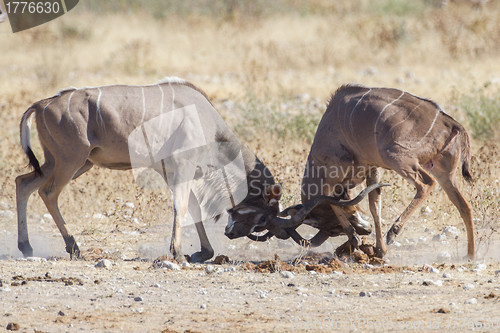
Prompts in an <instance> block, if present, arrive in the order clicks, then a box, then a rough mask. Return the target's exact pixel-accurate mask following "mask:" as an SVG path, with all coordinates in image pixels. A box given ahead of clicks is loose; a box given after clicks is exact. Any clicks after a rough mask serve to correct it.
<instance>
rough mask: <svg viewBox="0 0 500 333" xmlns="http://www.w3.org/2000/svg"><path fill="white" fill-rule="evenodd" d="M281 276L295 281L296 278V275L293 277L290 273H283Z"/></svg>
mask: <svg viewBox="0 0 500 333" xmlns="http://www.w3.org/2000/svg"><path fill="white" fill-rule="evenodd" d="M280 275H281V276H282V277H284V278H285V279H293V278H294V277H295V275H293V273H292V272H290V271H281V272H280Z"/></svg>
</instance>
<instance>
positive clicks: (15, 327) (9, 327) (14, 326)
mask: <svg viewBox="0 0 500 333" xmlns="http://www.w3.org/2000/svg"><path fill="white" fill-rule="evenodd" d="M7 331H19V324H18V323H8V324H7Z"/></svg>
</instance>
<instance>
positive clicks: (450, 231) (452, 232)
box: [443, 226, 460, 236]
mask: <svg viewBox="0 0 500 333" xmlns="http://www.w3.org/2000/svg"><path fill="white" fill-rule="evenodd" d="M443 233H444V234H445V235H446V236H457V235H460V230H458V228H457V227H454V226H447V227H445V228H444V229H443Z"/></svg>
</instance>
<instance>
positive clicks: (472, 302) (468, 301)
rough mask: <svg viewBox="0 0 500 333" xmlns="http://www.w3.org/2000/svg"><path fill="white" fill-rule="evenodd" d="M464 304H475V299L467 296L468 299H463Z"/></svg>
mask: <svg viewBox="0 0 500 333" xmlns="http://www.w3.org/2000/svg"><path fill="white" fill-rule="evenodd" d="M465 304H477V299H475V298H469V299H468V300H466V301H465Z"/></svg>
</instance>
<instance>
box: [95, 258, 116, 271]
mask: <svg viewBox="0 0 500 333" xmlns="http://www.w3.org/2000/svg"><path fill="white" fill-rule="evenodd" d="M112 266H113V263H112V262H111V261H110V260H108V259H102V260H100V261H99V262H98V263H97V264H95V266H94V267H97V268H106V269H110V268H111V267H112Z"/></svg>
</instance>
